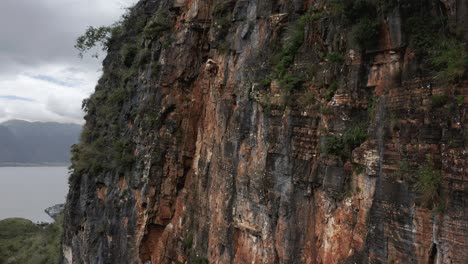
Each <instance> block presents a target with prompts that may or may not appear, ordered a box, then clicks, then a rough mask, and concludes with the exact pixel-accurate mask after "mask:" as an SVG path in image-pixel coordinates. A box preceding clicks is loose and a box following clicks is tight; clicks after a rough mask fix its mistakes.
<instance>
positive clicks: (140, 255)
mask: <svg viewBox="0 0 468 264" xmlns="http://www.w3.org/2000/svg"><path fill="white" fill-rule="evenodd" d="M338 2H340V1H338ZM374 2H375V3H374ZM383 2H387V1H383ZM394 2H395V3H394ZM396 2H403V3H400V4H397V3H396ZM462 2H463V3H464V4H461V3H462ZM343 3H345V4H339V3H337V2H336V1H320V0H317V1H298V0H289V1H287V0H284V1H283V0H281V1H276V0H262V1H258V0H257V1H255V0H237V1H236V0H226V1H202V0H191V1H187V0H177V1H169V0H142V1H140V2H139V3H138V4H137V5H136V6H135V7H134V8H133V9H132V10H131V12H130V13H129V15H128V17H127V18H126V19H125V20H124V21H123V22H122V23H121V25H120V27H119V28H117V29H116V30H114V31H115V32H114V33H113V36H112V38H111V39H110V41H109V50H108V57H107V58H106V59H105V61H104V74H103V77H102V78H101V80H100V81H99V83H98V85H97V87H96V92H95V94H94V95H93V96H92V97H91V98H90V99H89V100H88V101H86V102H85V105H84V107H85V110H86V111H87V116H86V121H87V123H86V125H85V129H84V132H83V135H82V140H81V143H80V145H79V146H77V147H76V148H75V149H74V156H73V158H72V160H73V168H74V173H73V175H72V176H71V178H70V193H69V195H68V198H67V204H66V208H65V224H64V228H65V231H64V232H65V234H64V238H63V244H62V248H63V255H62V261H63V262H64V263H153V264H155V263H327V264H328V263H467V262H468V251H467V250H466V249H467V248H468V217H467V214H468V207H467V206H466V203H467V201H468V194H467V184H468V180H467V178H466V173H467V166H466V160H467V152H466V145H465V144H466V139H467V125H466V122H465V121H466V118H467V116H466V110H467V108H466V104H467V98H468V83H467V82H465V81H463V80H464V79H463V77H464V75H463V74H464V73H463V70H462V71H456V74H453V73H452V74H451V72H449V71H448V69H449V68H450V67H452V66H453V65H452V66H450V67H449V64H450V63H447V62H445V64H444V63H442V65H441V64H438V66H439V67H431V66H428V65H432V66H433V64H435V63H434V61H435V60H430V59H429V56H434V55H431V54H433V53H432V51H434V50H430V47H431V45H435V43H436V42H437V41H436V39H435V36H436V37H440V38H442V39H444V40H450V41H452V42H451V43H459V42H460V43H463V40H462V39H463V36H466V35H467V34H466V32H467V31H466V24H462V26H461V28H460V29H459V31H462V33H460V34H458V35H457V36H456V37H452V36H451V34H450V32H449V29H448V26H445V25H446V24H444V25H442V26H441V25H438V26H440V27H439V28H440V30H436V29H437V27H436V25H432V26H430V25H429V24H427V23H426V22H427V21H426V20H424V19H425V18H424V17H428V18H429V20H430V21H438V20H437V19H441V18H449V20H450V21H452V20H454V21H467V18H468V13H467V12H466V6H467V3H466V1H451V0H446V1H440V2H439V1H388V4H385V3H382V1H344V2H343ZM353 3H360V4H361V5H359V4H353ZM379 3H380V4H379ZM414 10H419V11H418V12H415V11H414ZM422 11H424V12H422ZM421 12H422V13H424V16H423V17H420V16H419V14H420V13H421ZM428 23H429V22H428ZM431 23H432V22H431ZM414 25H418V27H416V30H415V28H414ZM428 26H429V29H428V30H427V28H428ZM418 30H420V31H421V32H420V31H418ZM424 30H426V31H424ZM463 32H464V33H463ZM431 34H436V35H434V36H433V35H431ZM427 36H429V37H430V39H429V41H428V39H427V38H425V37H427ZM452 38H453V40H452ZM456 41H459V42H456ZM421 43H424V45H425V46H424V45H421ZM460 45H461V46H460ZM460 45H458V44H452V46H449V47H448V48H447V49H444V50H447V51H450V50H452V49H455V50H456V47H461V48H459V49H458V50H457V51H459V52H455V53H456V54H458V55H456V56H455V57H454V56H452V57H450V56H448V57H450V58H452V59H456V58H465V57H464V56H466V47H465V46H463V45H464V44H460ZM438 50H439V52H440V50H442V49H436V50H435V51H438ZM444 54H445V53H444ZM436 56H437V55H436ZM431 63H432V64H431ZM450 65H451V64H450ZM462 65H463V64H462ZM444 66H445V67H444ZM454 67H455V68H457V67H456V65H455V66H454ZM463 67H464V66H462V68H463ZM452 68H453V67H452ZM457 69H458V68H457ZM443 76H445V77H449V78H450V77H453V78H450V80H447V78H445V79H444V78H442V77H443Z"/></svg>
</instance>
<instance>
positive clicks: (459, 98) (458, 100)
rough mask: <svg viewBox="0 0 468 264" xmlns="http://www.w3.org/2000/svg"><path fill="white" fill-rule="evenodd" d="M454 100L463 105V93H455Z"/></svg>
mask: <svg viewBox="0 0 468 264" xmlns="http://www.w3.org/2000/svg"><path fill="white" fill-rule="evenodd" d="M455 101H457V104H458V105H463V103H464V102H465V97H463V95H457V96H456V97H455Z"/></svg>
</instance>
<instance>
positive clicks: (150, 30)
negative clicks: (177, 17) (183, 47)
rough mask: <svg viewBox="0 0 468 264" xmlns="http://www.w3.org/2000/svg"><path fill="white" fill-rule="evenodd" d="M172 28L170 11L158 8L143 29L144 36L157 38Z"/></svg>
mask: <svg viewBox="0 0 468 264" xmlns="http://www.w3.org/2000/svg"><path fill="white" fill-rule="evenodd" d="M170 28H171V26H170V19H169V13H168V12H167V11H166V10H163V9H158V11H157V12H156V14H155V15H154V16H153V17H152V18H151V20H150V21H149V22H148V23H147V24H146V26H145V28H144V29H143V36H144V37H145V38H146V39H155V38H156V37H159V36H160V35H161V34H162V33H163V32H164V31H167V30H169V29H170Z"/></svg>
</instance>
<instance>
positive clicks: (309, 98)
mask: <svg viewBox="0 0 468 264" xmlns="http://www.w3.org/2000/svg"><path fill="white" fill-rule="evenodd" d="M316 101H317V100H316V99H315V96H314V94H313V93H312V92H311V91H306V92H305V93H304V94H303V95H302V96H301V97H300V98H299V99H298V102H299V105H300V106H302V107H306V106H310V105H313V104H315V102H316Z"/></svg>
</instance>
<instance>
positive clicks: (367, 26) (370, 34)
mask: <svg viewBox="0 0 468 264" xmlns="http://www.w3.org/2000/svg"><path fill="white" fill-rule="evenodd" d="M351 34H352V37H353V41H354V44H355V45H357V46H358V47H359V48H360V49H361V50H366V49H370V48H373V47H375V46H376V45H377V43H378V40H379V23H378V22H376V21H372V20H371V19H369V18H364V19H361V20H360V21H359V23H358V24H356V25H355V26H354V27H353V29H352V31H351Z"/></svg>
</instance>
